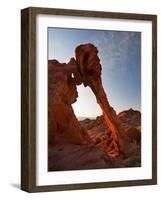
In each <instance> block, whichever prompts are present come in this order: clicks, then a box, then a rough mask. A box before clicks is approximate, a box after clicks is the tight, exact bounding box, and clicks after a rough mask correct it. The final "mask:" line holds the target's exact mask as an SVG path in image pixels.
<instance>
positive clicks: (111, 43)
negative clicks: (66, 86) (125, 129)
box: [48, 28, 141, 117]
mask: <svg viewBox="0 0 161 200" xmlns="http://www.w3.org/2000/svg"><path fill="white" fill-rule="evenodd" d="M84 43H92V44H94V45H95V46H96V47H97V48H98V51H99V57H100V62H101V64H102V81H103V86H104V89H105V91H106V94H107V97H108V100H109V102H110V104H111V106H113V107H114V109H115V110H116V112H120V111H123V110H126V109H129V108H133V109H136V110H141V33H140V32H128V31H108V30H87V29H63V28H48V59H57V60H58V61H59V62H66V63H67V62H68V61H69V60H70V58H71V57H73V56H74V52H75V48H76V47H77V46H78V45H80V44H84ZM78 95H79V97H78V99H77V102H76V103H74V104H73V105H72V106H73V108H74V112H75V114H76V115H77V116H78V117H96V116H98V115H101V114H102V112H101V109H100V108H99V106H98V104H97V102H96V99H95V96H94V94H93V93H92V92H91V90H90V88H88V87H86V88H85V87H84V86H83V85H81V86H78Z"/></svg>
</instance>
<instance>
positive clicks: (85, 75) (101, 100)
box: [75, 44, 129, 157]
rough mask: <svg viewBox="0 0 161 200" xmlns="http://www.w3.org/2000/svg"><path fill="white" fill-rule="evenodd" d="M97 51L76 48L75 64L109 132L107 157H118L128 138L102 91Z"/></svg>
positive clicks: (88, 45)
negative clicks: (94, 97) (109, 140)
mask: <svg viewBox="0 0 161 200" xmlns="http://www.w3.org/2000/svg"><path fill="white" fill-rule="evenodd" d="M97 54H98V50H97V48H96V47H95V46H94V45H92V44H83V45H80V46H78V47H77V48H76V50H75V55H76V62H77V64H78V68H79V71H80V74H81V77H82V82H83V84H84V86H85V87H86V86H89V87H90V88H91V90H92V91H93V93H94V94H95V96H96V99H97V102H98V104H99V106H100V107H101V109H102V113H103V117H104V119H105V121H106V123H107V125H108V127H109V129H110V130H111V136H112V143H111V144H110V146H109V148H108V155H110V156H111V157H116V156H119V155H120V153H123V154H126V153H127V151H128V149H129V147H128V138H127V137H126V135H125V134H124V129H123V127H122V126H121V123H120V122H119V119H118V117H117V115H116V112H115V110H114V109H113V108H112V107H111V106H110V104H109V101H108V99H107V96H106V93H105V91H104V88H103V85H102V79H101V71H102V67H101V64H100V60H99V57H98V55H97Z"/></svg>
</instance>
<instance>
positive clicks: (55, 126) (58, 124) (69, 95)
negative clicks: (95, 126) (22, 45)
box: [48, 60, 90, 145]
mask: <svg viewBox="0 0 161 200" xmlns="http://www.w3.org/2000/svg"><path fill="white" fill-rule="evenodd" d="M73 68H74V67H73V65H72V64H70V63H69V64H65V63H62V64H60V63H59V62H58V61H56V60H50V61H49V62H48V140H49V144H51V145H52V144H84V143H87V142H89V140H90V139H89V137H88V135H87V134H86V132H85V130H84V129H83V128H81V126H80V124H79V122H78V120H77V118H76V116H75V114H74V111H73V108H72V106H71V104H72V103H74V102H75V101H76V99H77V96H78V94H77V89H76V84H75V81H74V79H73V78H72V72H73Z"/></svg>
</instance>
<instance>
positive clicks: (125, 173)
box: [21, 7, 157, 192]
mask: <svg viewBox="0 0 161 200" xmlns="http://www.w3.org/2000/svg"><path fill="white" fill-rule="evenodd" d="M21 69H22V76H21V80H22V81H21V99H22V101H21V102H22V103H21V111H22V117H21V120H22V121H21V125H22V127H21V189H22V190H25V191H28V192H45V191H57V190H75V189H90V188H91V189H92V188H108V187H122V186H136V185H154V184H157V16H156V15H145V14H131V13H111V12H96V11H82V10H63V9H53V8H33V7H30V8H26V9H23V10H22V11H21Z"/></svg>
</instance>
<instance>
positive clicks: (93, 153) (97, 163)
mask: <svg viewBox="0 0 161 200" xmlns="http://www.w3.org/2000/svg"><path fill="white" fill-rule="evenodd" d="M48 155H49V157H48V159H49V165H48V170H49V171H60V170H81V169H101V168H112V167H115V165H114V163H113V162H112V161H111V159H110V158H108V157H107V155H106V154H105V153H104V152H103V151H101V150H99V149H98V148H96V147H95V146H94V145H90V144H85V145H75V144H65V145H60V144H59V145H55V146H53V147H51V148H49V153H48ZM117 167H118V166H117Z"/></svg>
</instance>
